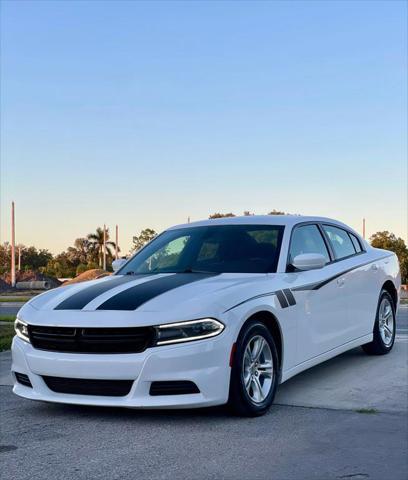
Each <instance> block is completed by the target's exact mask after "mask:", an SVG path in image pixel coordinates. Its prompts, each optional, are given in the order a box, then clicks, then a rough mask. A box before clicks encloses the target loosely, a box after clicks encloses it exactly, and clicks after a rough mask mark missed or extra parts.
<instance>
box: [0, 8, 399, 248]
mask: <svg viewBox="0 0 408 480" xmlns="http://www.w3.org/2000/svg"><path fill="white" fill-rule="evenodd" d="M1 30H2V38H1V41H2V45H1V49H2V63H1V67H2V68H1V86H2V88H1V140H2V142H1V241H4V240H9V239H10V233H9V229H10V221H9V207H10V202H11V200H15V202H16V211H17V241H19V242H22V243H24V244H30V245H31V244H34V245H36V246H37V247H42V248H48V249H50V250H51V251H53V252H58V251H61V250H62V249H64V248H66V247H67V246H69V245H70V244H72V243H73V241H74V239H75V238H77V237H79V236H84V235H86V234H87V233H89V232H90V231H92V230H94V229H95V228H96V227H97V226H98V225H102V224H103V223H106V224H107V225H108V226H109V227H111V230H112V231H113V229H114V226H115V224H116V223H118V224H119V226H120V232H121V239H122V241H121V245H122V248H123V249H124V250H127V249H128V248H129V246H130V243H131V238H132V235H134V234H136V233H137V232H138V231H139V230H140V229H142V228H144V227H152V228H155V229H156V230H162V229H164V228H166V227H167V226H169V225H172V224H175V223H182V222H185V221H186V219H187V217H188V216H190V217H191V219H192V220H196V219H197V220H198V219H201V218H206V217H208V215H209V214H210V213H212V212H214V211H224V212H226V211H233V212H236V213H240V212H243V211H244V210H250V211H253V212H255V213H267V212H268V211H270V210H272V209H273V208H276V209H280V210H285V211H287V212H291V213H302V214H316V215H325V216H331V217H335V218H338V219H341V220H343V221H344V222H346V223H349V224H350V225H351V226H353V227H354V228H356V229H357V230H359V231H360V230H361V219H362V217H366V219H367V231H368V234H371V233H373V232H375V231H377V230H390V231H393V232H395V233H396V234H397V235H399V236H402V237H403V238H404V239H405V240H406V239H407V86H406V85H407V3H406V2H403V1H384V2H382V1H362V2H358V1H353V2H349V1H340V2H335V1H330V2H323V1H299V2H297V1H291V2H285V1H282V2H279V1H275V2H256V1H252V2H232V1H230V2H214V1H213V2H210V1H207V2H188V1H185V2H172V1H163V2H158V1H157V2H136V1H135V2H132V1H124V2H122V1H114V2H113V1H112V2H110V1H101V2H99V1H96V0H94V1H89V2H86V1H72V2H65V1H46V2H41V1H35V2H28V1H21V2H10V1H4V0H3V1H2V2H1Z"/></svg>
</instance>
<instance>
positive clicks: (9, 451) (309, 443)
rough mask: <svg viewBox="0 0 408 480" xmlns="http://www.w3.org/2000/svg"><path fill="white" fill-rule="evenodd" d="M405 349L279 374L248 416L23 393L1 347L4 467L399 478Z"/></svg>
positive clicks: (116, 474)
mask: <svg viewBox="0 0 408 480" xmlns="http://www.w3.org/2000/svg"><path fill="white" fill-rule="evenodd" d="M407 313H408V312H407V311H406V309H402V310H400V313H399V317H401V316H402V317H404V315H406V314H407ZM404 318H405V317H404ZM404 318H402V320H404ZM398 320H399V321H400V318H399V319H398ZM407 361H408V336H407V335H405V334H404V333H400V334H398V335H397V339H396V343H395V347H394V349H393V350H392V352H391V353H390V354H389V355H386V356H381V357H371V356H367V355H365V354H364V353H363V352H362V351H361V349H354V350H351V351H350V352H347V353H345V354H343V355H340V356H338V357H336V358H334V359H332V360H330V361H328V362H326V363H324V364H321V365H318V366H316V367H314V368H312V369H310V370H307V371H306V372H303V373H301V374H299V375H298V376H296V377H294V378H293V379H291V380H289V381H288V382H286V383H284V384H283V385H281V387H280V388H279V391H278V395H277V398H276V402H275V405H274V406H273V407H272V408H271V410H270V411H269V413H268V414H267V415H265V416H263V417H260V418H251V419H247V418H237V417H232V416H230V415H229V414H228V412H227V411H226V410H225V409H224V408H212V409H201V410H184V411H140V410H122V409H115V408H95V407H80V406H68V405H53V404H45V403H39V402H38V403H37V402H31V401H28V400H24V399H21V398H19V397H16V396H14V395H13V394H12V392H11V387H10V386H9V383H10V378H9V376H8V369H9V368H10V354H9V352H4V353H3V354H0V385H1V386H0V393H1V412H0V413H1V418H2V421H1V436H2V441H1V444H2V445H1V446H0V459H1V462H2V465H3V472H7V478H12V479H13V480H25V479H27V480H28V479H30V480H31V479H33V478H41V480H48V479H49V480H54V479H55V478H64V479H67V480H68V479H79V480H88V479H109V480H111V479H120V480H124V479H129V480H130V479H132V480H134V479H138V478H140V479H153V480H156V479H168V478H169V479H170V478H178V479H193V480H194V479H197V480H204V479H219V478H222V479H231V480H232V479H234V480H236V479H248V480H257V479H259V480H263V479H265V480H269V479H273V480H292V479H293V480H295V479H299V480H331V479H333V480H334V479H345V480H359V479H368V480H377V479H378V480H384V479H387V480H406V479H407V478H408V455H407V452H408V422H407V413H408V375H407V373H408V369H407ZM0 468H1V467H0ZM56 472H58V473H56ZM0 478H2V477H1V473H0ZM5 478H6V477H5Z"/></svg>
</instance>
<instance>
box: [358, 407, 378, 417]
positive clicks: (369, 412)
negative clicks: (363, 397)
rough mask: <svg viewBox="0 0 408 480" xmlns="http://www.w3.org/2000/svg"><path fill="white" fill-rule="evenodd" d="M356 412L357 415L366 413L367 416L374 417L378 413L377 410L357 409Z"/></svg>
mask: <svg viewBox="0 0 408 480" xmlns="http://www.w3.org/2000/svg"><path fill="white" fill-rule="evenodd" d="M354 411H355V412H357V413H365V414H366V415H374V414H375V413H378V410H377V409H376V408H357V409H356V410H354Z"/></svg>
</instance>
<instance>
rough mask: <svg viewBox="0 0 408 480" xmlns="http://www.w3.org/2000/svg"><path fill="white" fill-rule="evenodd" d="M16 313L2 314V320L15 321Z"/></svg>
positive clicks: (0, 320)
mask: <svg viewBox="0 0 408 480" xmlns="http://www.w3.org/2000/svg"><path fill="white" fill-rule="evenodd" d="M15 319H16V316H15V315H0V322H14V320H15Z"/></svg>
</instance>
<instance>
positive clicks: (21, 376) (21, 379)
mask: <svg viewBox="0 0 408 480" xmlns="http://www.w3.org/2000/svg"><path fill="white" fill-rule="evenodd" d="M14 376H15V377H16V380H17V382H18V383H21V385H24V386H25V387H30V388H33V386H32V385H31V382H30V379H29V378H28V375H26V374H25V373H18V372H14Z"/></svg>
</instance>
